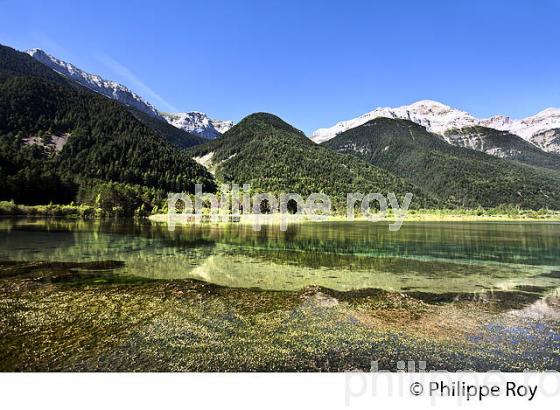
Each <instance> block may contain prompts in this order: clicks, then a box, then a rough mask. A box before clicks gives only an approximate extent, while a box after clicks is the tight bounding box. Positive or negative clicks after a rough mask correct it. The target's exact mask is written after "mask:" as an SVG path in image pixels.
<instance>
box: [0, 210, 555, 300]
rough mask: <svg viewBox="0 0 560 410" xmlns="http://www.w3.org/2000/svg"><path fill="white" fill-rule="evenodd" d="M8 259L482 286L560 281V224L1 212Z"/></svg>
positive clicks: (434, 288)
mask: <svg viewBox="0 0 560 410" xmlns="http://www.w3.org/2000/svg"><path fill="white" fill-rule="evenodd" d="M0 260H20V261H33V260H46V261H71V262H86V261H101V260H119V261H124V263H125V267H124V268H122V269H119V272H121V273H123V274H130V275H137V276H142V277H150V278H161V279H183V278H194V279H201V280H204V281H207V282H211V283H216V284H220V285H225V286H232V287H258V288H262V289H270V290H295V289H301V288H304V287H307V286H310V285H320V286H324V287H327V288H332V289H336V290H350V289H361V288H380V289H385V290H391V291H411V292H414V291H419V292H429V293H436V294H437V293H476V292H481V291H488V290H516V289H521V290H523V289H527V288H529V287H533V288H535V287H540V288H547V289H554V288H557V287H560V274H559V272H560V224H557V223H512V222H507V223H505V222H497V223H475V222H465V223H459V222H452V223H451V222H442V223H440V222H424V223H421V222H405V223H404V225H403V226H402V228H401V230H400V231H398V232H390V231H389V230H388V228H387V225H386V224H373V223H369V222H352V223H346V222H333V223H307V224H300V225H291V226H289V228H288V230H287V231H286V232H281V231H280V230H279V228H278V227H277V226H263V227H262V229H261V231H260V232H255V231H253V229H252V227H251V226H247V225H241V224H230V225H220V226H212V225H198V226H183V227H176V229H175V231H174V232H169V231H168V230H167V227H166V225H165V224H154V223H149V222H141V223H134V222H132V221H119V222H114V221H95V222H83V221H75V222H74V221H70V222H69V221H62V220H39V219H3V220H0Z"/></svg>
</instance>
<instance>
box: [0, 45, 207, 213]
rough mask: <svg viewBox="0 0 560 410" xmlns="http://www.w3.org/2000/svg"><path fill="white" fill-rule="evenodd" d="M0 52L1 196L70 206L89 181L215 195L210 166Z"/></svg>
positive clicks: (122, 113) (110, 106)
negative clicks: (200, 188) (199, 190)
mask: <svg viewBox="0 0 560 410" xmlns="http://www.w3.org/2000/svg"><path fill="white" fill-rule="evenodd" d="M0 51H1V52H2V59H1V60H0V199H13V200H15V201H17V202H22V203H29V204H33V203H48V202H54V203H61V202H62V203H68V202H69V201H72V200H77V199H78V193H79V192H83V189H84V188H83V187H85V186H89V187H91V186H92V185H91V182H90V181H112V182H115V183H120V184H122V185H123V186H135V187H146V188H152V189H157V190H163V191H173V192H180V191H187V192H192V191H193V190H194V184H196V183H202V184H203V185H204V187H205V190H206V191H213V190H215V184H214V181H213V178H212V176H211V175H210V174H209V173H208V172H207V171H206V169H204V168H203V167H201V166H200V165H198V164H197V163H195V162H194V161H193V160H192V159H191V158H190V157H189V155H188V154H187V153H186V152H185V151H183V150H180V149H178V148H176V147H174V146H172V145H171V144H170V143H168V142H167V141H166V140H165V139H164V138H163V137H162V136H161V135H160V134H158V133H157V132H156V131H154V130H152V129H151V128H149V127H148V126H146V125H145V124H144V123H142V122H141V121H139V120H138V119H137V118H136V117H135V116H134V115H133V114H131V113H130V112H129V111H128V110H127V109H126V108H125V107H123V106H122V105H120V104H119V103H117V102H115V101H112V100H110V99H107V98H105V97H103V96H100V95H97V94H94V93H92V92H89V91H87V90H85V89H83V88H82V87H79V86H75V85H71V84H69V83H68V82H67V81H66V80H64V79H62V80H60V78H61V77H60V76H58V74H56V73H55V72H53V71H52V70H50V69H48V68H47V67H44V66H43V65H42V64H41V63H39V62H37V61H35V60H34V59H33V58H31V57H30V56H28V55H26V54H23V53H19V52H17V51H15V50H12V49H9V48H7V47H0ZM54 141H58V142H59V143H60V145H57V144H56V143H55V142H54ZM137 189H140V188H137ZM156 196H157V195H154V197H156ZM82 197H84V196H83V194H82ZM128 213H130V210H129V212H128Z"/></svg>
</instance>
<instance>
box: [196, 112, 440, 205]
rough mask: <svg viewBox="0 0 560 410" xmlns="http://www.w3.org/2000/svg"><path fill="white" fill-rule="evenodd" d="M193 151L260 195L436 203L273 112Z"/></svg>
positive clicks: (254, 117)
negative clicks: (352, 195) (355, 195)
mask: <svg viewBox="0 0 560 410" xmlns="http://www.w3.org/2000/svg"><path fill="white" fill-rule="evenodd" d="M189 152H190V153H191V154H192V155H193V156H194V157H197V158H200V157H205V158H206V159H207V160H208V164H207V165H208V166H209V168H210V169H212V170H213V171H214V172H215V174H216V177H217V179H218V180H219V181H225V182H235V183H238V184H244V183H247V184H251V187H252V188H253V189H254V190H257V191H265V192H275V193H276V192H294V193H298V194H300V195H304V196H307V195H309V194H311V193H313V192H321V193H325V194H327V195H329V196H331V198H332V199H333V201H334V202H337V203H339V204H340V203H345V201H346V194H347V193H349V192H362V193H374V192H380V193H383V194H384V195H386V194H387V193H388V192H394V193H396V194H397V197H398V198H399V199H400V198H401V197H402V196H404V195H405V194H406V193H407V192H412V193H414V194H415V197H414V199H413V201H412V205H413V206H414V207H417V208H419V207H428V206H434V205H435V204H436V203H437V200H436V199H435V198H434V199H430V198H428V197H427V196H426V195H424V194H423V193H422V192H421V190H419V189H418V188H416V187H414V186H413V185H412V184H410V183H408V182H406V181H404V180H403V179H401V178H397V177H395V176H394V175H392V174H391V173H389V172H387V171H385V170H382V169H379V168H376V167H374V166H371V165H369V164H368V163H366V162H364V161H361V160H359V159H356V158H353V157H351V156H348V155H341V154H338V153H335V152H332V151H330V150H328V149H326V148H324V147H321V146H319V145H316V144H315V143H313V142H312V141H310V140H309V139H308V138H307V137H306V136H305V135H304V134H303V133H302V132H301V131H299V130H297V129H296V128H294V127H292V126H291V125H289V124H287V123H286V122H284V121H282V120H281V119H280V118H278V117H276V116H274V115H271V114H266V113H257V114H252V115H249V116H248V117H245V118H244V119H243V120H242V121H241V122H240V123H239V124H237V125H235V126H234V127H233V128H232V129H231V130H229V131H227V132H226V133H225V134H224V135H223V136H222V137H220V138H218V139H216V140H213V141H210V142H208V143H206V144H204V145H199V146H197V147H194V148H191V149H190V150H189Z"/></svg>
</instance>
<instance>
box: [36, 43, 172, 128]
mask: <svg viewBox="0 0 560 410" xmlns="http://www.w3.org/2000/svg"><path fill="white" fill-rule="evenodd" d="M27 54H29V55H30V56H31V57H33V58H35V59H36V60H37V61H39V62H41V63H43V64H45V65H46V66H48V67H50V68H52V69H53V70H54V71H56V72H57V73H59V74H61V75H62V76H64V77H66V78H68V79H70V80H73V81H75V82H77V83H78V84H81V85H83V86H84V87H87V88H89V89H90V90H92V91H95V92H97V93H99V94H102V95H104V96H106V97H109V98H112V99H113V100H117V101H119V102H120V103H122V104H124V105H126V106H129V107H132V108H135V109H137V110H139V111H142V112H144V113H146V114H148V115H151V116H152V117H156V118H160V119H161V115H160V114H159V112H158V110H157V109H156V108H155V107H154V106H153V105H152V104H150V103H149V102H148V101H146V100H144V99H143V98H142V97H140V96H139V95H138V94H136V93H135V92H133V91H131V90H129V89H128V88H127V87H125V86H124V85H122V84H119V83H117V82H115V81H110V80H105V79H104V78H102V77H100V76H98V75H96V74H90V73H88V72H86V71H84V70H81V69H79V68H78V67H76V66H75V65H73V64H70V63H67V62H65V61H62V60H59V59H58V58H56V57H53V56H52V55H50V54H47V53H46V52H44V51H43V50H41V49H39V48H33V49H31V50H27Z"/></svg>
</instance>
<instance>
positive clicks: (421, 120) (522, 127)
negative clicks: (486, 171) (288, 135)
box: [311, 100, 560, 153]
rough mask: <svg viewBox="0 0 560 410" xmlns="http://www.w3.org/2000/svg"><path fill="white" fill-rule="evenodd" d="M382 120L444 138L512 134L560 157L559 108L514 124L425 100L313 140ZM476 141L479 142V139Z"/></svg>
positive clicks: (315, 135)
mask: <svg viewBox="0 0 560 410" xmlns="http://www.w3.org/2000/svg"><path fill="white" fill-rule="evenodd" d="M378 117H387V118H400V119H406V120H409V121H412V122H415V123H417V124H420V125H422V126H424V127H426V129H427V130H428V131H431V132H434V133H437V134H441V135H443V134H444V133H445V132H446V131H450V130H455V129H461V128H464V127H472V126H476V125H479V126H483V127H487V128H493V129H497V130H500V131H508V132H510V133H512V134H515V135H518V136H520V137H522V138H523V139H525V140H526V141H528V142H530V143H532V144H534V145H536V146H537V147H539V148H541V149H542V150H544V151H548V152H556V153H560V144H559V142H558V134H559V132H552V131H551V130H555V129H560V109H558V108H548V109H546V110H544V111H541V112H539V113H538V114H536V115H534V116H531V117H527V118H524V119H520V120H514V119H511V118H509V117H507V116H503V115H496V116H493V117H490V118H485V119H479V118H476V117H474V116H472V115H470V114H469V113H467V112H465V111H461V110H457V109H455V108H451V107H449V106H447V105H445V104H442V103H439V102H437V101H431V100H422V101H418V102H415V103H414V104H410V105H404V106H402V107H397V108H377V109H375V110H373V111H371V112H369V113H366V114H364V115H362V116H360V117H358V118H354V119H351V120H348V121H341V122H338V123H336V124H335V125H334V126H333V127H330V128H319V129H318V130H316V131H315V132H314V133H313V135H312V136H311V139H312V140H313V141H315V142H316V143H321V142H324V141H328V140H330V139H331V138H334V137H335V136H336V135H338V134H340V133H341V132H344V131H346V130H349V129H351V128H355V127H357V126H360V125H362V124H365V123H366V122H368V121H370V120H372V119H374V118H378ZM473 137H474V138H476V136H473ZM463 138H468V135H463ZM463 143H464V144H465V145H470V146H473V147H475V146H477V143H476V141H473V142H472V144H471V143H469V142H466V141H463Z"/></svg>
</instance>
